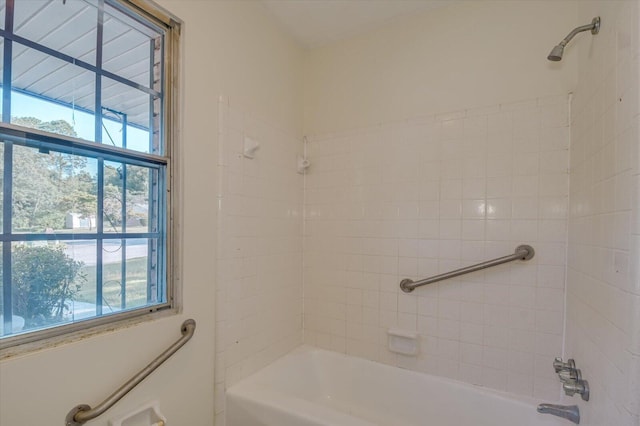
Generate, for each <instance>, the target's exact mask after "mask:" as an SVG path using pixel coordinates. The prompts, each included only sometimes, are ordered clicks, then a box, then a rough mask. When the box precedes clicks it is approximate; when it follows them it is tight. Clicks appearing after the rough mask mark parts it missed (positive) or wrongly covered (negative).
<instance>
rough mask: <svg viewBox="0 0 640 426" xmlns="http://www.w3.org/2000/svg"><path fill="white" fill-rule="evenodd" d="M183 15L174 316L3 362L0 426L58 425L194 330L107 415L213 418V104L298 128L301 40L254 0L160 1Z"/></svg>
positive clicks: (206, 425) (205, 425)
mask: <svg viewBox="0 0 640 426" xmlns="http://www.w3.org/2000/svg"><path fill="white" fill-rule="evenodd" d="M160 3H161V4H162V5H163V6H164V7H166V8H167V9H169V10H170V11H171V12H173V13H174V14H176V15H177V16H179V17H180V18H182V19H183V20H184V21H185V27H184V45H183V48H184V74H183V85H184V86H183V87H184V102H183V104H184V108H183V110H182V115H183V117H184V125H183V129H184V134H183V139H182V140H183V152H182V154H183V171H184V180H183V187H184V189H183V192H182V197H183V200H184V215H183V222H182V232H183V236H184V238H183V260H184V263H183V271H184V273H183V278H184V279H183V297H184V311H183V313H182V314H180V315H176V316H172V317H169V318H164V319H161V320H157V321H153V322H149V323H144V324H139V325H137V326H134V327H130V328H127V329H122V330H118V331H114V332H111V333H105V334H101V335H98V336H94V337H91V338H88V339H86V340H84V341H81V342H77V343H73V344H66V345H61V346H59V347H56V348H51V349H48V350H42V351H38V352H34V353H30V354H28V355H24V356H20V357H17V358H14V359H9V360H5V361H2V362H1V363H0V424H2V425H7V426H9V425H11V426H18V425H37V424H62V422H63V420H64V417H65V415H66V413H67V412H68V411H69V410H70V409H71V408H72V407H73V406H75V405H77V404H79V403H88V404H91V405H95V404H97V403H98V402H100V401H102V400H103V399H104V398H105V397H106V396H108V395H109V394H110V393H111V392H113V391H114V390H115V389H116V388H117V387H118V386H120V385H121V384H122V383H123V382H124V381H125V380H126V379H128V378H129V376H131V375H132V374H133V373H135V372H137V371H138V370H139V369H141V368H142V367H144V366H145V365H146V363H147V362H149V361H150V360H151V359H153V358H154V357H155V356H156V355H157V354H158V353H159V352H160V351H161V350H163V349H164V348H165V347H166V346H167V345H168V344H170V343H172V342H173V341H174V340H175V339H176V338H177V337H179V331H178V329H179V326H180V324H181V323H182V321H183V320H184V319H186V318H195V319H196V321H197V322H198V329H197V331H196V335H195V337H194V338H193V339H192V340H191V341H190V342H189V343H188V344H187V346H185V347H184V348H183V349H181V350H180V351H179V352H178V353H177V354H176V355H175V356H174V357H173V358H172V359H170V360H169V361H167V363H166V364H165V365H164V366H162V367H161V368H160V369H158V370H157V371H156V372H155V373H154V374H153V375H152V376H150V377H149V378H148V379H147V380H146V381H145V382H143V383H142V384H141V385H140V386H139V387H138V388H136V389H135V390H134V391H132V392H131V394H129V395H128V396H126V397H125V398H124V399H123V400H122V401H121V402H120V403H118V404H117V405H116V406H115V407H114V408H113V409H112V410H111V411H109V412H107V414H105V415H104V416H102V417H100V418H99V419H97V420H95V421H93V422H91V423H88V424H92V425H106V424H107V421H108V419H109V418H110V417H116V416H118V415H120V414H122V413H125V412H127V411H129V410H132V409H134V408H135V407H137V406H138V405H140V404H143V403H144V402H147V401H149V400H153V399H156V400H159V401H160V405H161V408H162V411H163V412H164V413H165V415H166V416H167V418H168V419H169V421H170V422H171V423H172V424H178V425H198V426H200V425H201V426H210V425H213V423H214V408H213V400H214V352H215V351H214V322H215V317H214V309H213V306H214V293H215V247H216V241H215V238H216V236H215V223H216V220H215V217H216V208H217V205H216V190H215V188H216V179H217V177H216V176H217V173H216V164H217V143H218V140H217V138H218V129H217V115H218V114H217V113H218V109H217V99H218V97H219V95H221V94H226V95H228V96H230V97H232V98H234V99H238V100H239V101H240V102H242V105H244V106H245V108H246V109H247V110H249V111H250V112H253V113H256V114H260V115H261V116H264V117H266V118H267V119H269V120H270V121H272V122H274V123H277V125H278V126H279V127H282V128H285V129H288V130H289V132H290V133H292V134H297V135H300V133H301V131H300V129H301V123H302V117H301V113H300V111H301V106H302V103H301V92H302V90H301V78H300V77H301V72H300V71H301V68H302V62H301V61H302V56H301V52H300V51H299V49H298V47H297V46H296V45H295V44H294V43H293V42H291V41H290V39H289V38H288V37H287V36H285V35H283V34H282V33H281V31H280V29H279V28H278V27H277V26H276V25H274V24H273V22H272V19H271V18H269V17H268V16H266V15H265V13H264V10H263V7H262V6H261V5H259V4H257V3H253V2H216V1H161V2H160Z"/></svg>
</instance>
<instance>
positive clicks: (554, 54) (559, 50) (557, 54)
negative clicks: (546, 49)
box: [547, 44, 564, 62]
mask: <svg viewBox="0 0 640 426" xmlns="http://www.w3.org/2000/svg"><path fill="white" fill-rule="evenodd" d="M563 53H564V46H563V45H561V44H558V45H556V46H555V47H554V48H553V49H551V53H549V56H547V59H548V60H550V61H554V62H558V61H560V60H561V59H562V54H563Z"/></svg>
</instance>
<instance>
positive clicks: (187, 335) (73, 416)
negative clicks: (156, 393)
mask: <svg viewBox="0 0 640 426" xmlns="http://www.w3.org/2000/svg"><path fill="white" fill-rule="evenodd" d="M195 331H196V322H195V320H193V319H188V320H186V321H185V322H183V323H182V326H181V327H180V332H181V333H182V337H181V338H180V339H178V340H177V341H176V342H175V343H174V344H173V345H171V346H169V348H167V349H166V350H165V351H164V352H162V353H161V354H160V355H159V356H158V357H157V358H156V359H154V360H153V361H151V362H150V363H149V364H148V365H147V366H146V367H145V368H143V369H142V370H140V372H138V374H136V375H135V376H133V377H132V378H131V379H129V381H128V382H126V383H125V384H124V385H122V386H120V388H118V390H116V391H115V392H114V393H112V394H111V395H110V396H109V397H107V399H105V400H104V401H102V402H101V403H100V404H98V405H96V406H95V407H94V408H91V407H90V406H89V405H87V404H81V405H76V406H75V407H73V408H72V409H71V411H69V413H68V414H67V417H66V418H65V426H81V425H83V424H85V423H86V422H88V421H89V420H92V419H95V418H96V417H98V416H100V415H101V414H103V413H104V412H105V411H107V410H108V409H109V408H111V407H113V406H114V405H115V403H116V402H118V401H120V400H121V399H122V397H123V396H125V395H126V394H127V393H129V391H131V389H133V388H135V387H136V386H137V385H138V384H139V383H140V382H141V381H143V380H144V379H145V378H146V377H147V376H148V375H149V374H151V373H153V372H154V370H155V369H156V368H158V367H160V365H162V363H163V362H165V361H166V360H167V359H169V358H170V357H171V355H173V354H174V353H176V352H177V351H178V349H180V348H181V347H183V346H184V344H185V343H187V342H188V341H189V340H190V339H191V338H192V337H193V333H195Z"/></svg>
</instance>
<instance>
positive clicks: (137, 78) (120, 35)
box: [102, 5, 160, 87]
mask: <svg viewBox="0 0 640 426" xmlns="http://www.w3.org/2000/svg"><path fill="white" fill-rule="evenodd" d="M158 38H160V34H159V33H158V32H156V31H154V30H152V29H150V28H149V27H147V26H145V25H143V24H141V23H140V22H138V21H136V20H134V19H132V18H131V17H129V16H127V15H125V14H123V13H121V12H120V11H118V10H116V9H114V8H112V7H111V6H109V5H105V15H104V33H103V52H102V68H104V69H105V70H107V71H110V72H112V73H114V74H117V75H119V76H121V77H124V78H126V79H127V80H131V81H133V82H135V83H137V84H140V85H142V86H145V87H152V86H153V81H152V77H153V72H152V70H153V66H154V62H155V61H154V57H155V56H156V54H155V49H154V40H156V39H158ZM158 62H159V61H158Z"/></svg>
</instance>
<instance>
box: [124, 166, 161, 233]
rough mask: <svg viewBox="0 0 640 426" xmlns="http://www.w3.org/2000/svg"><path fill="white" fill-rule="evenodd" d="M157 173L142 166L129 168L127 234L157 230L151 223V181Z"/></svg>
mask: <svg viewBox="0 0 640 426" xmlns="http://www.w3.org/2000/svg"><path fill="white" fill-rule="evenodd" d="M156 174H157V172H156V171H155V170H153V169H149V168H147V167H140V166H133V165H128V166H127V212H126V213H127V227H126V230H127V232H149V231H150V230H151V229H154V230H155V228H156V227H155V226H153V227H152V226H151V223H150V221H149V208H150V206H149V180H150V178H151V176H152V175H156Z"/></svg>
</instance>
